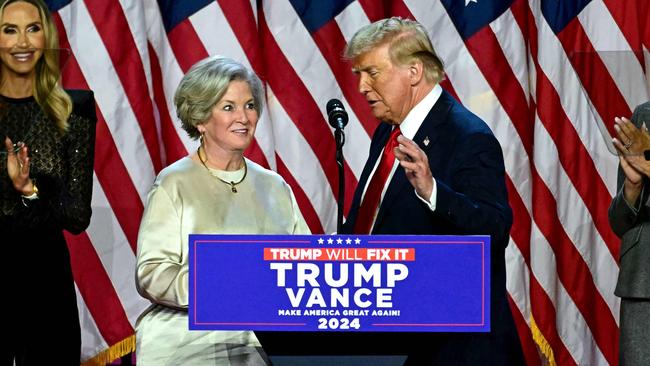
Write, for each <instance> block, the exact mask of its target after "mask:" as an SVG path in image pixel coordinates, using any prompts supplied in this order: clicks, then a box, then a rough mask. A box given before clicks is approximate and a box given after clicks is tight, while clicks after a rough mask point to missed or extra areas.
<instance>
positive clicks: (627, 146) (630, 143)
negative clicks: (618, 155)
mask: <svg viewBox="0 0 650 366" xmlns="http://www.w3.org/2000/svg"><path fill="white" fill-rule="evenodd" d="M624 146H625V148H626V149H629V148H630V147H631V146H632V141H629V142H628V143H627V144H625V145H624Z"/></svg>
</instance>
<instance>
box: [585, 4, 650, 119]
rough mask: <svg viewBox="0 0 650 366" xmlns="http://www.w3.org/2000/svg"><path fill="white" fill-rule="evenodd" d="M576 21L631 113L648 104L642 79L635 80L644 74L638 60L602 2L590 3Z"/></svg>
mask: <svg viewBox="0 0 650 366" xmlns="http://www.w3.org/2000/svg"><path fill="white" fill-rule="evenodd" d="M578 19H579V20H580V23H581V24H582V26H583V28H584V30H585V33H586V34H587V37H588V38H589V41H590V42H591V43H592V44H593V46H594V49H595V50H596V52H597V53H598V56H597V57H599V58H600V59H601V60H602V61H603V63H604V64H605V67H606V68H607V71H608V72H609V74H610V75H611V76H612V78H613V79H614V82H615V83H616V86H617V87H618V91H619V92H620V94H621V95H622V96H623V98H625V101H626V102H627V105H628V107H629V108H630V110H634V107H636V106H637V105H639V104H641V103H643V102H645V101H646V100H647V97H648V94H647V90H646V86H645V85H644V82H643V79H641V78H639V77H637V75H642V74H643V69H642V68H641V64H640V63H639V59H638V58H636V55H635V54H634V53H633V52H632V49H631V48H630V45H629V43H628V42H627V40H626V39H625V36H624V35H623V32H621V29H620V28H619V27H618V26H617V25H616V22H615V21H614V19H613V18H612V15H611V13H610V12H609V10H608V9H607V7H606V6H605V3H604V2H603V0H593V1H591V2H589V4H587V6H586V7H585V8H584V10H583V11H582V12H581V13H580V14H578ZM594 56H596V55H594ZM606 122H610V123H612V121H606Z"/></svg>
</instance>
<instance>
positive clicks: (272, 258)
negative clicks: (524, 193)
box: [189, 235, 490, 332]
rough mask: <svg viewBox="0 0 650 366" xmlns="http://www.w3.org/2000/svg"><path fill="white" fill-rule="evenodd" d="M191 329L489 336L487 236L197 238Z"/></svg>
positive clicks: (192, 242) (193, 253)
mask: <svg viewBox="0 0 650 366" xmlns="http://www.w3.org/2000/svg"><path fill="white" fill-rule="evenodd" d="M189 244H190V273H189V275H190V280H189V286H190V289H189V291H190V292H189V294H190V300H189V319H190V324H189V326H190V329H192V330H264V331H353V332H368V331H370V332H488V331H489V330H490V238H489V236H412V235H400V236H370V235H367V236H363V235H360V236H354V235H352V236H343V235H332V236H330V235H190V240H189Z"/></svg>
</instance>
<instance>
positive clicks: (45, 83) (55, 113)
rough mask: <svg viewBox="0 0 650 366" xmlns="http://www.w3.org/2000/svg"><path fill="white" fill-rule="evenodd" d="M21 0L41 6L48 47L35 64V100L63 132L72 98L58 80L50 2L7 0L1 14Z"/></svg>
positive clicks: (70, 110) (56, 50) (54, 27)
mask: <svg viewBox="0 0 650 366" xmlns="http://www.w3.org/2000/svg"><path fill="white" fill-rule="evenodd" d="M19 1H22V2H25V3H28V4H32V5H34V6H35V7H36V8H37V9H38V13H39V14H40V16H41V23H42V25H43V32H44V34H45V50H44V51H43V56H42V57H41V58H40V60H38V62H37V63H36V77H35V78H34V85H33V90H34V99H35V100H36V103H38V105H39V106H40V107H41V109H42V110H43V112H44V113H45V115H46V116H47V117H48V118H49V119H50V120H52V121H54V123H56V126H57V128H58V130H59V132H60V133H61V134H63V133H65V131H66V130H67V129H68V118H70V114H72V99H70V96H69V95H68V93H66V92H65V90H63V88H62V87H61V85H60V83H59V76H60V72H59V51H58V48H59V36H58V33H57V30H56V26H55V25H54V22H53V21H52V16H51V15H50V11H49V9H48V8H47V5H46V4H45V3H44V2H43V1H42V0H5V1H3V2H2V5H1V6H0V16H1V15H2V14H4V10H5V7H6V6H7V5H9V4H11V3H15V2H19Z"/></svg>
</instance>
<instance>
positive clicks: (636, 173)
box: [609, 102, 650, 365]
mask: <svg viewBox="0 0 650 366" xmlns="http://www.w3.org/2000/svg"><path fill="white" fill-rule="evenodd" d="M644 122H645V123H646V124H647V123H650V102H648V103H644V104H641V105H640V106H638V107H637V108H636V109H635V110H634V114H633V115H632V121H630V120H628V119H626V118H616V125H615V126H616V132H617V137H616V138H615V139H614V146H616V149H617V150H618V152H619V155H620V165H619V173H618V193H617V194H616V196H614V199H613V200H612V203H611V205H610V206H609V222H610V225H611V227H612V230H613V231H614V232H615V233H616V235H618V236H619V237H620V238H621V239H622V240H621V252H620V271H619V274H618V282H617V283H616V291H615V292H614V293H615V294H616V296H619V297H621V309H620V317H621V321H620V329H621V337H620V339H619V361H620V364H621V365H650V347H648V346H649V345H650V332H648V329H650V190H649V189H648V185H649V183H648V182H650V178H649V177H650V161H648V160H646V156H645V155H646V151H648V152H650V134H649V133H648V130H647V127H646V125H645V124H644ZM648 157H650V156H648Z"/></svg>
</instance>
